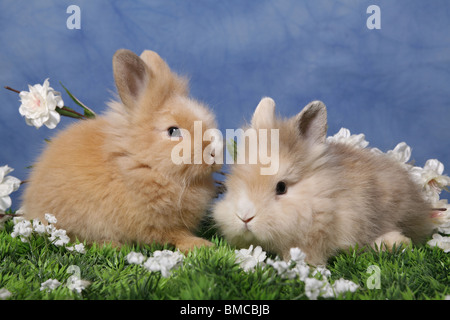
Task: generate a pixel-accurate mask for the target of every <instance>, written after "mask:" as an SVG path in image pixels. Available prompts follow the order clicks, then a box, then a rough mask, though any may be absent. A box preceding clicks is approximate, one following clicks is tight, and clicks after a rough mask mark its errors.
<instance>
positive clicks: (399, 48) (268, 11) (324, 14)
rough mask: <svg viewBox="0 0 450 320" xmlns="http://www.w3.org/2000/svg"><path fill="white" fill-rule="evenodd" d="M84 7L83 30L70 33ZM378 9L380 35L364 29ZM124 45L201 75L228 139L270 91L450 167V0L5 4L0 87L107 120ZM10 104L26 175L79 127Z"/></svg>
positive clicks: (200, 90)
mask: <svg viewBox="0 0 450 320" xmlns="http://www.w3.org/2000/svg"><path fill="white" fill-rule="evenodd" d="M72 4H74V5H77V6H79V8H80V9H81V24H80V26H81V29H68V28H67V26H66V22H67V19H68V18H69V17H70V14H68V13H66V10H67V7H68V6H69V5H72ZM372 4H375V5H378V6H379V8H380V10H381V29H372V30H371V29H368V28H367V26H366V21H367V19H368V18H369V17H370V14H368V13H367V12H366V11H367V8H368V7H369V6H370V5H372ZM119 48H128V49H131V50H133V51H135V52H136V53H138V54H139V53H140V52H141V51H142V50H144V49H152V50H155V51H157V52H158V53H159V54H160V55H161V56H162V57H163V58H165V59H166V60H167V62H168V63H169V65H170V66H171V67H172V68H173V69H174V70H176V71H178V72H179V73H182V74H187V75H189V76H190V77H191V93H192V96H194V97H196V98H198V99H200V100H201V101H204V102H206V103H207V104H209V105H210V106H211V108H212V109H213V110H214V111H215V113H216V114H217V118H218V121H219V125H220V128H221V129H222V130H224V129H226V128H230V129H231V128H233V129H234V128H237V127H239V126H240V125H241V124H243V123H244V121H245V120H248V119H250V117H251V114H252V112H253V110H254V108H255V106H256V105H257V103H258V102H259V100H260V98H261V97H263V96H270V97H272V98H274V99H275V101H276V102H277V105H278V112H279V113H280V114H282V115H285V116H292V115H294V114H296V113H297V112H298V111H299V110H300V109H301V108H302V107H303V106H304V105H305V104H306V103H308V102H309V101H310V100H313V99H320V100H322V101H324V102H325V104H326V105H327V106H328V112H329V134H334V133H335V132H337V131H338V130H339V129H340V128H341V127H346V128H348V129H350V130H351V132H352V133H364V134H365V135H366V139H367V140H368V141H369V142H370V146H372V147H378V148H379V149H381V150H383V151H386V150H389V149H392V148H394V147H395V145H396V144H397V143H398V142H400V141H406V142H407V143H408V144H409V145H410V146H411V147H412V148H413V153H412V155H413V158H414V160H415V161H416V163H417V164H418V165H421V166H422V165H423V164H424V163H425V161H426V160H427V159H429V158H437V159H439V160H440V161H441V162H443V163H444V165H446V166H447V168H446V173H447V174H448V172H449V171H448V169H449V168H450V148H449V146H450V143H449V141H450V130H449V125H450V1H447V0H433V1H427V0H396V1H392V0H384V1H382V0H377V1H376V0H371V1H363V0H310V1H299V0H277V1H259V0H258V1H255V0H227V1H212V0H195V1H194V0H177V1H167V0H159V1H153V0H150V1H144V0H140V1H106V0H95V1H88V0H85V1H76V0H72V1H67V0H53V1H51V0H45V1H43V0H39V1H36V0H33V1H30V0H20V1H18V0H2V1H1V2H0V84H1V85H2V86H6V85H8V86H11V87H13V88H16V89H18V90H24V89H26V88H27V84H35V83H42V82H43V81H44V79H45V78H47V77H49V78H50V83H51V85H52V86H53V87H54V88H55V89H56V90H58V91H62V87H61V85H60V84H59V81H61V82H62V83H63V84H65V85H66V86H67V87H69V88H70V90H71V91H72V92H73V93H74V94H75V95H76V96H77V97H78V98H80V100H82V101H83V102H84V103H86V104H87V105H89V106H90V107H92V108H93V109H94V110H96V111H98V112H101V111H103V110H104V109H105V102H106V101H107V100H109V99H110V98H111V97H112V92H114V91H115V87H114V80H113V77H112V70H111V58H112V55H113V54H114V52H115V51H116V50H117V49H119ZM63 98H64V99H65V102H66V105H71V101H70V99H69V98H68V97H67V95H66V94H65V93H63ZM0 101H1V112H0V137H1V148H0V165H5V164H8V165H9V166H11V167H13V168H15V171H14V172H13V173H12V175H14V176H16V177H18V178H19V179H22V180H23V179H26V177H27V174H28V169H26V167H27V166H29V165H30V164H32V162H33V160H34V159H36V157H37V156H38V154H39V152H40V151H41V150H42V148H43V146H44V139H45V138H50V137H52V136H53V135H54V134H55V132H56V131H59V130H62V129H64V127H66V126H67V125H68V124H69V123H70V122H71V120H69V119H68V118H63V119H62V121H61V123H60V124H59V126H58V127H57V128H56V129H54V130H49V129H47V128H46V127H42V128H41V129H39V130H36V129H35V128H34V127H29V126H27V125H26V124H25V121H24V120H23V119H22V118H21V116H20V115H19V112H18V107H19V101H18V95H17V94H15V93H12V92H10V91H7V90H5V89H3V88H1V90H0ZM49 174H51V172H49ZM22 189H23V188H22ZM43 192H45V190H43ZM20 193H21V191H18V192H16V193H14V194H13V208H14V209H17V208H18V206H19V200H18V198H19V196H20Z"/></svg>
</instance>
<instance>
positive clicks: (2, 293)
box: [0, 288, 12, 300]
mask: <svg viewBox="0 0 450 320" xmlns="http://www.w3.org/2000/svg"><path fill="white" fill-rule="evenodd" d="M11 296H12V293H11V292H9V291H8V290H7V289H6V288H1V289H0V300H6V299H8V298H9V297H11Z"/></svg>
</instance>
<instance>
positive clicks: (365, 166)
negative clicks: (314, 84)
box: [213, 98, 433, 265]
mask: <svg viewBox="0 0 450 320" xmlns="http://www.w3.org/2000/svg"><path fill="white" fill-rule="evenodd" d="M250 129H255V130H256V131H258V130H259V129H268V130H270V129H278V131H277V132H278V135H279V145H278V147H279V148H278V149H279V157H278V159H279V160H278V163H276V167H278V170H277V172H276V173H274V174H270V175H262V174H261V172H262V171H261V170H260V169H262V168H263V167H267V164H266V165H263V164H261V162H260V161H258V162H256V163H253V164H251V163H249V162H248V161H246V162H245V163H244V164H234V165H233V166H232V169H231V173H230V175H229V177H228V178H227V180H226V187H227V193H226V194H225V196H224V198H223V199H222V200H220V201H218V202H217V203H216V205H215V207H214V209H213V215H214V219H215V221H216V223H217V225H218V227H219V229H220V230H221V232H222V233H223V235H224V236H225V238H226V239H227V240H228V241H229V242H230V243H231V244H233V245H236V246H239V247H248V246H249V245H250V244H254V245H260V246H262V247H263V249H265V250H267V251H271V252H274V253H276V254H279V255H281V256H282V257H283V258H284V259H288V258H289V249H290V248H292V247H299V248H300V249H301V250H303V251H304V252H305V254H306V260H307V262H309V263H311V264H316V265H317V264H325V263H326V262H327V259H328V258H329V257H331V256H332V255H333V254H335V253H336V252H337V251H338V250H340V249H347V248H349V247H350V246H354V245H356V244H359V245H372V244H374V243H377V244H378V246H380V245H381V244H383V246H387V247H388V248H389V247H392V245H393V244H394V243H408V242H409V241H410V239H411V240H412V241H414V242H420V241H422V240H424V238H425V237H426V236H428V235H429V234H430V232H431V231H432V229H433V226H432V224H431V220H430V214H429V213H430V212H431V206H430V205H429V204H428V203H426V202H425V201H424V200H423V197H422V196H421V192H420V190H419V186H416V185H415V183H414V182H413V181H412V180H411V179H410V177H409V174H408V173H407V172H406V170H404V169H403V168H402V167H401V165H399V164H398V163H397V162H395V161H393V160H392V159H390V158H389V157H387V156H385V155H380V154H375V153H373V152H370V150H367V149H358V148H355V147H352V146H348V145H345V144H339V143H327V142H326V131H327V113H326V108H325V105H324V104H323V103H322V102H319V101H314V102H311V103H310V104H308V105H307V106H306V107H305V108H304V109H303V110H302V111H301V112H300V113H299V114H298V115H297V116H295V117H292V118H290V119H287V120H285V119H279V118H277V117H275V103H274V101H273V100H272V99H270V98H264V99H262V100H261V102H260V103H259V105H258V107H257V108H256V110H255V112H254V115H253V118H252V121H251V127H250ZM258 137H259V136H258ZM259 139H260V138H259ZM270 141H271V140H270ZM277 142H278V141H277ZM272 143H273V142H272ZM267 149H268V150H271V148H267ZM246 150H247V151H248V150H249V148H247V149H246ZM238 153H239V151H238ZM238 156H239V154H238ZM245 156H246V157H247V160H248V158H249V157H248V156H247V155H245ZM272 158H273V159H274V161H277V160H276V157H272ZM271 165H273V164H271Z"/></svg>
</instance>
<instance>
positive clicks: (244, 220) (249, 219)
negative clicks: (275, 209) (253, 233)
mask: <svg viewBox="0 0 450 320" xmlns="http://www.w3.org/2000/svg"><path fill="white" fill-rule="evenodd" d="M254 217H255V216H251V217H250V218H241V217H239V219H241V220H242V222H244V223H245V224H247V223H249V222H250V221H252V220H253V218H254Z"/></svg>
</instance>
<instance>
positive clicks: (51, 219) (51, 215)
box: [44, 213, 58, 224]
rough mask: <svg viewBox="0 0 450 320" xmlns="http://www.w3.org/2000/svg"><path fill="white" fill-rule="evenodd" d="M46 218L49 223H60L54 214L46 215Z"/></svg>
mask: <svg viewBox="0 0 450 320" xmlns="http://www.w3.org/2000/svg"><path fill="white" fill-rule="evenodd" d="M44 217H45V220H47V222H48V223H53V224H54V223H57V222H58V220H57V219H56V217H55V216H54V215H53V214H50V213H46V214H45V215H44Z"/></svg>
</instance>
